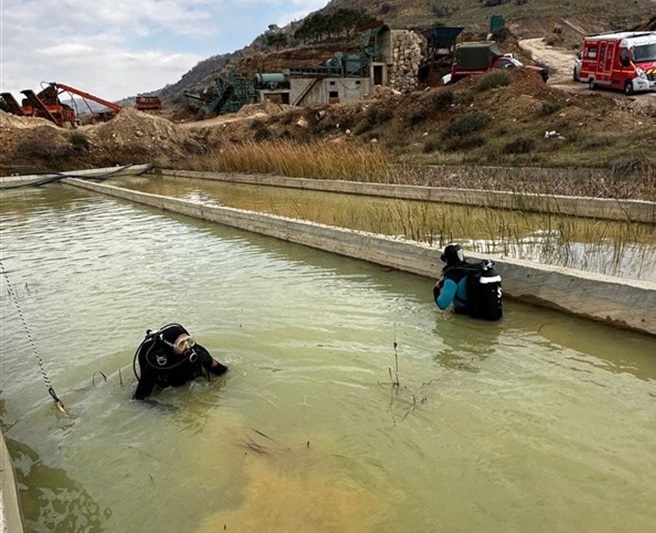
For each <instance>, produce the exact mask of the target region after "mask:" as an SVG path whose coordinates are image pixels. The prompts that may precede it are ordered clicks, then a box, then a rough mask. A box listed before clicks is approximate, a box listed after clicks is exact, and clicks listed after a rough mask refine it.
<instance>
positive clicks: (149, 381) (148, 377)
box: [134, 368, 155, 400]
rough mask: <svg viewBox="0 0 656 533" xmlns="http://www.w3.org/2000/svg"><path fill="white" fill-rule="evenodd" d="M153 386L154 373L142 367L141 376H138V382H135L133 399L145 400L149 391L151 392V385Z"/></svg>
mask: <svg viewBox="0 0 656 533" xmlns="http://www.w3.org/2000/svg"><path fill="white" fill-rule="evenodd" d="M154 386H155V375H154V374H153V372H152V371H149V370H148V369H144V368H142V370H141V377H140V378H139V383H138V384H137V390H136V391H134V399H135V400H145V399H146V398H147V397H148V396H149V395H150V393H151V392H153V387H154Z"/></svg>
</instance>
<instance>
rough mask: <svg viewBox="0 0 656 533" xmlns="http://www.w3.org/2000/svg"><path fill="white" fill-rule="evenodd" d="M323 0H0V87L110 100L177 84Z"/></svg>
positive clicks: (303, 14) (317, 5)
mask: <svg viewBox="0 0 656 533" xmlns="http://www.w3.org/2000/svg"><path fill="white" fill-rule="evenodd" d="M327 3H328V2H327V0H231V1H228V0H94V1H89V0H12V1H11V5H9V4H10V3H9V2H8V1H7V0H0V91H2V92H4V91H9V92H11V93H13V94H14V95H15V96H16V97H17V98H18V97H19V96H20V94H19V93H20V91H21V90H22V89H34V90H36V91H38V90H40V82H41V81H42V80H45V81H59V82H62V83H66V84H68V85H72V86H74V87H77V88H79V89H82V90H84V91H87V92H90V93H92V94H95V95H97V96H100V97H101V98H105V99H107V100H118V99H121V98H124V97H126V96H132V95H135V94H137V93H141V92H147V91H151V90H155V89H159V88H161V87H163V86H164V85H167V84H170V83H175V82H176V81H178V80H179V79H180V77H181V76H182V75H183V74H184V73H186V72H187V71H188V70H189V69H191V68H192V67H193V66H194V65H195V64H196V63H198V62H199V61H201V60H203V59H206V58H207V57H210V56H213V55H217V54H222V53H229V52H233V51H235V50H238V49H240V48H242V47H244V46H246V45H248V44H249V43H250V42H251V41H252V40H253V38H254V37H255V36H257V35H258V34H260V33H262V32H263V31H265V30H266V29H267V26H268V25H269V24H271V23H276V24H278V25H279V26H283V25H285V24H287V23H289V22H291V21H292V20H298V19H300V18H302V17H304V16H305V15H306V14H307V13H309V12H311V11H316V10H317V9H320V8H321V7H324V6H325V5H326V4H327Z"/></svg>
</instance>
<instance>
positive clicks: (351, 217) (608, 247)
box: [114, 176, 656, 282]
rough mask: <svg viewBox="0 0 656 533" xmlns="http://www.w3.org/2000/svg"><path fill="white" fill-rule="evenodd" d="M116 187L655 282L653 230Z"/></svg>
mask: <svg viewBox="0 0 656 533" xmlns="http://www.w3.org/2000/svg"><path fill="white" fill-rule="evenodd" d="M114 183H116V184H119V185H120V186H123V187H126V188H131V189H136V190H140V191H144V192H150V193H154V194H161V195H166V196H176V197H180V198H184V199H186V200H192V201H196V202H201V203H205V204H208V205H222V206H227V207H236V208H240V209H248V210H255V211H264V212H267V213H272V214H276V215H281V216H287V217H293V218H301V219H306V220H312V221H315V222H321V223H324V224H329V225H334V226H342V227H348V228H352V229H359V230H364V231H371V232H374V233H382V234H386V235H395V236H400V237H403V238H407V239H412V240H417V241H422V242H428V243H431V244H434V245H435V246H443V245H444V244H446V243H448V242H453V241H458V242H460V243H461V244H463V245H464V246H465V247H466V249H468V250H473V251H477V252H480V253H485V254H492V255H499V256H507V257H514V258H519V259H528V260H531V261H536V262H541V263H545V264H552V265H559V266H565V267H570V268H576V269H580V270H585V271H589V272H596V273H600V274H607V275H611V276H617V277H622V278H633V279H640V280H645V281H652V282H656V229H655V228H654V226H653V225H649V224H635V223H629V222H614V221H601V220H591V219H582V218H575V217H563V216H555V215H548V214H536V213H522V212H511V211H503V210H493V209H485V208H473V207H466V206H458V205H447V204H437V203H427V202H419V201H408V200H393V199H387V198H376V197H364V196H355V195H346V194H336V193H326V192H317V191H303V190H298V189H288V188H279V187H268V186H258V185H244V184H231V183H226V182H220V181H213V180H200V179H190V178H175V177H171V176H148V177H136V178H135V177H124V178H118V179H117V180H116V181H115V182H114Z"/></svg>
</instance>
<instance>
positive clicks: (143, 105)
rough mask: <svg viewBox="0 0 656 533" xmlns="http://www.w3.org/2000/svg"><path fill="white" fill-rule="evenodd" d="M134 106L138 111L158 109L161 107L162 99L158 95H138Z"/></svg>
mask: <svg viewBox="0 0 656 533" xmlns="http://www.w3.org/2000/svg"><path fill="white" fill-rule="evenodd" d="M134 107H136V108H137V109H138V110H139V111H159V110H160V109H162V101H161V100H160V99H159V96H146V95H139V96H137V101H136V103H135V105H134Z"/></svg>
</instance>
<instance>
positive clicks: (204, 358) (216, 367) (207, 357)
mask: <svg viewBox="0 0 656 533" xmlns="http://www.w3.org/2000/svg"><path fill="white" fill-rule="evenodd" d="M194 350H196V353H197V354H198V357H199V360H200V362H201V364H202V365H203V367H204V368H205V369H207V371H208V372H211V373H212V374H214V375H215V376H220V375H221V374H225V373H226V372H227V371H228V367H227V366H225V365H223V364H221V363H220V362H219V361H217V360H216V359H214V357H212V356H211V354H210V352H208V351H207V350H206V349H205V347H204V346H201V345H200V344H196V346H194Z"/></svg>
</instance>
